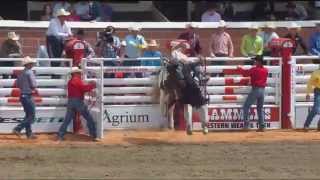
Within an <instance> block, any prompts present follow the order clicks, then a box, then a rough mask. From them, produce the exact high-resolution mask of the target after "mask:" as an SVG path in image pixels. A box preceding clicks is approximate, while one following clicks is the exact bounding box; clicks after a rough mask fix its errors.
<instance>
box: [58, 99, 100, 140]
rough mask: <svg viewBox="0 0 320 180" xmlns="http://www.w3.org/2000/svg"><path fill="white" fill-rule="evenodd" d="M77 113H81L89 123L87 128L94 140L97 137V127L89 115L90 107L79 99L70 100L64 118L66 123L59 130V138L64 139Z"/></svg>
mask: <svg viewBox="0 0 320 180" xmlns="http://www.w3.org/2000/svg"><path fill="white" fill-rule="evenodd" d="M76 112H80V114H81V115H82V116H83V117H84V119H85V120H86V121H87V126H88V129H89V134H90V136H92V137H93V138H96V137H97V131H96V125H95V122H94V120H93V118H92V116H91V114H90V113H89V110H88V107H87V106H86V105H85V104H84V102H83V100H81V99H78V98H69V99H68V104H67V113H66V116H65V118H64V121H63V123H62V125H61V127H60V129H59V132H58V136H59V137H61V138H63V136H64V135H65V133H66V131H67V127H68V125H69V124H70V122H71V120H72V119H74V118H75V116H76Z"/></svg>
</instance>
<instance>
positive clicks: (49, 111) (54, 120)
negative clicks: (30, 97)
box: [0, 107, 72, 133]
mask: <svg viewBox="0 0 320 180" xmlns="http://www.w3.org/2000/svg"><path fill="white" fill-rule="evenodd" d="M65 113H66V109H65V108H54V107H38V108H36V119H35V121H34V123H33V124H32V130H33V132H36V133H37V132H38V133H39V132H58V129H59V128H60V126H61V124H62V122H63V120H64V116H65ZM24 115H25V114H24V111H23V109H22V108H20V107H3V108H0V133H11V132H12V129H13V128H14V127H15V126H16V125H17V124H18V123H19V122H21V121H22V120H23V118H24ZM71 130H72V123H70V126H69V127H68V131H71ZM22 132H24V131H22Z"/></svg>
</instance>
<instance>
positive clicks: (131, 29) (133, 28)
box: [128, 25, 141, 31]
mask: <svg viewBox="0 0 320 180" xmlns="http://www.w3.org/2000/svg"><path fill="white" fill-rule="evenodd" d="M128 30H129V31H141V27H139V26H137V25H132V26H130V27H129V28H128Z"/></svg>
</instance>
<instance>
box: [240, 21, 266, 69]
mask: <svg viewBox="0 0 320 180" xmlns="http://www.w3.org/2000/svg"><path fill="white" fill-rule="evenodd" d="M258 31H259V28H258V26H257V25H252V26H251V27H250V29H249V33H248V34H246V35H244V36H243V37H242V41H241V46H240V50H241V54H242V55H243V56H246V57H248V56H250V57H252V56H256V55H262V53H263V39H262V38H261V37H260V36H258ZM246 64H252V62H251V63H246Z"/></svg>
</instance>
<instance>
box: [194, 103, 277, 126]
mask: <svg viewBox="0 0 320 180" xmlns="http://www.w3.org/2000/svg"><path fill="white" fill-rule="evenodd" d="M242 114H243V111H242V108H241V107H211V106H209V107H208V115H209V122H208V128H209V129H210V130H231V129H241V128H243V121H242ZM263 114H264V119H265V122H266V128H267V129H280V128H281V123H280V117H279V107H276V106H274V107H264V109H263ZM249 120H250V126H249V127H250V128H252V129H257V128H258V114H257V109H256V108H255V107H254V108H251V109H250V111H249ZM193 128H194V129H195V130H201V123H200V119H199V114H198V113H196V112H194V113H193Z"/></svg>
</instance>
